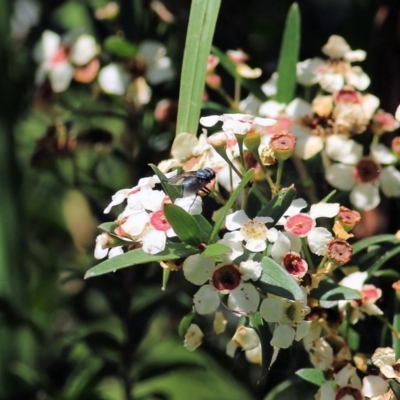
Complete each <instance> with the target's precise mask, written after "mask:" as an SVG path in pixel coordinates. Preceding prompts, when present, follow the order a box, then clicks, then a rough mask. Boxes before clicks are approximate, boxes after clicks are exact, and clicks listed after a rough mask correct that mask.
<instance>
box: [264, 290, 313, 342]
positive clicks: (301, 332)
mask: <svg viewBox="0 0 400 400" xmlns="http://www.w3.org/2000/svg"><path fill="white" fill-rule="evenodd" d="M303 296H304V297H303V299H302V300H300V301H299V300H297V301H293V300H288V299H284V298H282V297H278V296H273V295H269V297H268V298H266V299H264V300H263V301H262V303H261V306H260V315H261V317H262V318H263V319H264V320H265V321H267V322H275V323H276V327H275V330H274V334H273V337H272V339H271V346H274V347H279V348H281V349H287V348H288V347H289V346H290V345H291V344H292V342H293V340H296V341H299V340H301V339H303V338H304V337H305V335H306V334H307V332H308V329H309V327H310V325H311V321H304V317H305V316H306V315H307V314H308V313H309V312H310V308H309V307H307V306H306V304H307V294H306V292H305V290H303Z"/></svg>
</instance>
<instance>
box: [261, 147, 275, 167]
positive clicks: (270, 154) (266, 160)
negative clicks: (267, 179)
mask: <svg viewBox="0 0 400 400" xmlns="http://www.w3.org/2000/svg"><path fill="white" fill-rule="evenodd" d="M260 158H261V162H262V165H274V164H276V158H275V154H274V151H273V150H272V149H271V148H270V147H264V148H263V149H262V151H261V156H260Z"/></svg>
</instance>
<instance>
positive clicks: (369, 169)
mask: <svg viewBox="0 0 400 400" xmlns="http://www.w3.org/2000/svg"><path fill="white" fill-rule="evenodd" d="M379 174H380V167H379V165H378V164H377V163H376V162H375V161H374V160H372V159H371V158H363V159H362V160H360V161H359V162H358V163H357V164H356V166H355V168H354V177H355V178H356V180H357V182H360V183H368V182H373V181H375V180H377V179H378V177H379Z"/></svg>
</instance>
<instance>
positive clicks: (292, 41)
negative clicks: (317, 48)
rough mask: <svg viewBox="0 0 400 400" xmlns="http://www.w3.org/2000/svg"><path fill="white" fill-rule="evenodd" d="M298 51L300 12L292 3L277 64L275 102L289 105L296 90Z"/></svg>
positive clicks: (295, 4)
mask: <svg viewBox="0 0 400 400" xmlns="http://www.w3.org/2000/svg"><path fill="white" fill-rule="evenodd" d="M299 51H300V11H299V6H298V5H297V3H293V5H292V7H291V8H290V11H289V14H288V16H287V19H286V25H285V32H284V34H283V40H282V45H281V51H280V55H279V63H278V83H277V93H276V101H278V102H279V103H284V104H289V103H290V101H291V100H293V97H294V92H295V88H296V64H297V62H298V60H299Z"/></svg>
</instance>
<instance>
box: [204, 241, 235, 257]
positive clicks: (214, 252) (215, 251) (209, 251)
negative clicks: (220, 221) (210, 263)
mask: <svg viewBox="0 0 400 400" xmlns="http://www.w3.org/2000/svg"><path fill="white" fill-rule="evenodd" d="M231 251H232V249H231V248H230V247H229V246H227V245H226V244H222V243H214V244H210V245H208V246H207V247H206V249H205V250H204V251H203V252H202V253H201V255H202V256H203V257H219V256H222V255H223V254H229V253H230V252H231Z"/></svg>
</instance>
